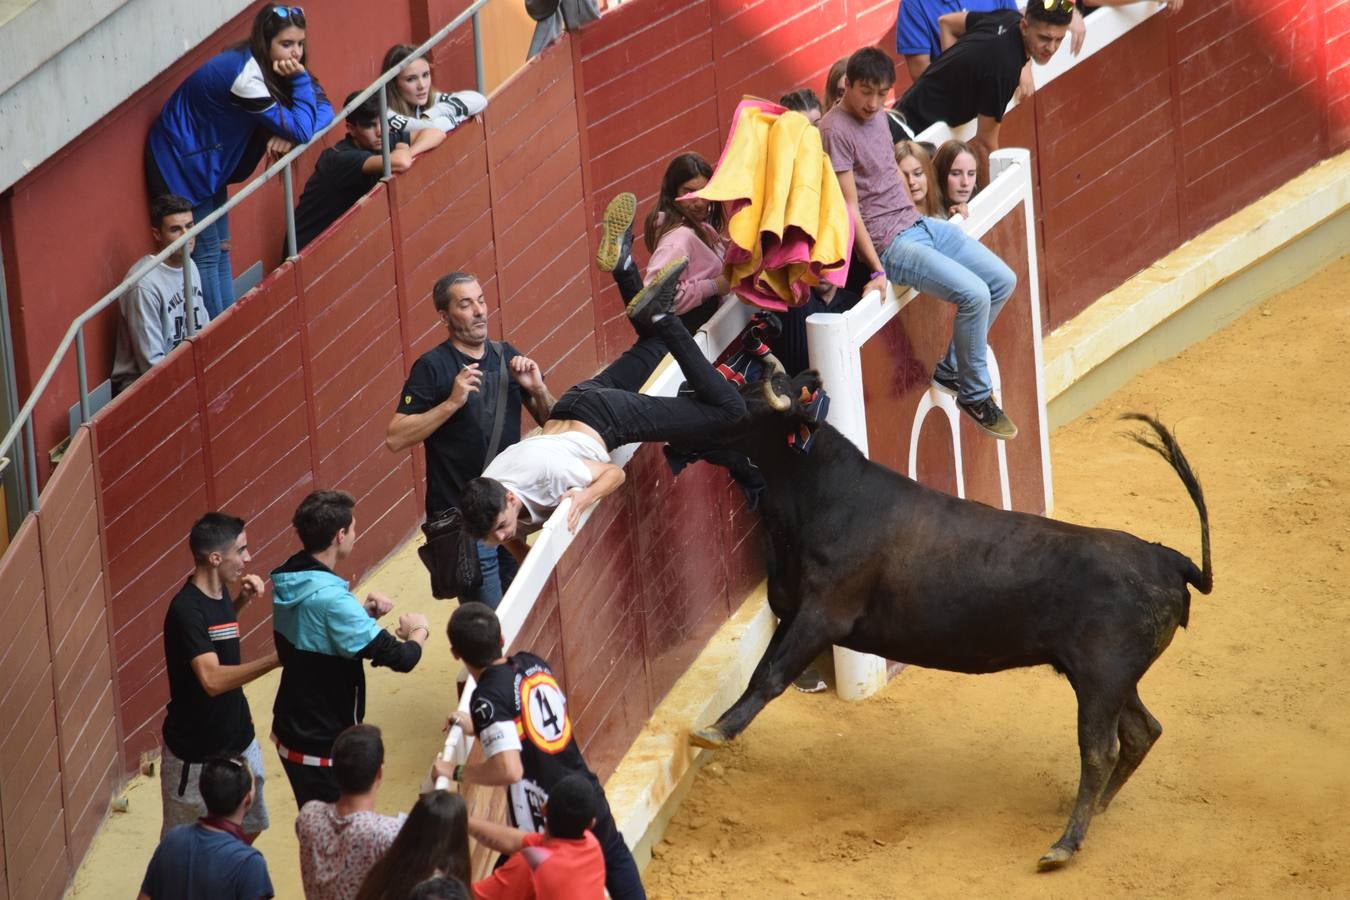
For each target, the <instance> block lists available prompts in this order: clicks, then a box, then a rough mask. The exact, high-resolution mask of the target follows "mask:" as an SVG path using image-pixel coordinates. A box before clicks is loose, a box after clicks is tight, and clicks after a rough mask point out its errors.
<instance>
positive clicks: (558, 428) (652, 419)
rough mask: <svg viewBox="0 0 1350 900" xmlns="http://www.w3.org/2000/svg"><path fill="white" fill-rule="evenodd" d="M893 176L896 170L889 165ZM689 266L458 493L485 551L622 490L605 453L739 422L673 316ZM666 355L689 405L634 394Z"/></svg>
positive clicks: (738, 400)
mask: <svg viewBox="0 0 1350 900" xmlns="http://www.w3.org/2000/svg"><path fill="white" fill-rule="evenodd" d="M891 166H892V168H894V166H895V164H894V162H892V164H891ZM687 262H688V261H687V260H686V259H684V258H683V257H681V258H680V259H678V260H676V261H675V262H673V263H671V264H670V265H668V266H666V267H665V268H664V269H662V270H661V271H660V272H658V273H657V274H656V275H655V276H654V277H653V278H652V280H651V281H649V282H648V283H647V284H646V286H644V287H643V288H642V289H641V290H640V291H639V292H638V294H637V295H636V296H635V297H634V298H633V301H632V302H631V303H630V304H629V307H628V315H629V318H630V319H631V321H632V323H633V327H634V328H635V329H636V330H637V332H638V337H639V340H638V342H637V343H636V344H634V345H633V346H632V347H630V348H629V349H628V350H627V351H626V352H625V353H624V354H623V355H622V356H620V357H619V358H618V359H617V360H616V361H615V362H613V363H611V364H610V365H609V366H608V367H607V368H606V369H605V370H604V371H603V372H601V373H600V374H599V375H597V376H595V377H594V378H590V379H587V380H586V381H583V382H581V383H580V384H578V385H577V386H575V387H573V388H572V389H571V390H569V391H568V392H567V393H565V394H563V396H562V397H561V398H559V400H558V402H557V403H555V404H554V405H553V410H552V412H551V413H550V415H549V420H548V421H547V422H545V423H544V427H543V428H542V429H541V430H540V433H539V434H535V435H531V436H530V437H527V438H526V439H524V440H523V441H521V442H520V443H518V444H516V445H515V446H513V447H510V448H508V449H507V450H505V451H503V452H502V453H500V454H499V455H498V456H497V458H496V459H494V460H493V461H492V463H491V464H490V465H489V466H488V467H487V468H486V469H484V470H483V475H482V477H480V478H475V479H473V480H472V481H470V482H469V483H468V484H467V485H465V487H464V491H463V493H462V495H461V497H460V500H461V506H460V511H461V512H462V513H463V515H464V527H465V528H466V529H467V530H468V532H469V533H470V534H472V535H473V536H474V537H477V538H479V539H480V540H483V541H485V542H487V543H489V544H502V543H505V542H507V541H510V540H512V539H514V538H515V537H516V535H517V532H518V531H519V530H520V529H521V526H522V525H525V526H526V527H530V526H538V525H541V524H543V522H544V520H545V519H547V518H548V516H549V515H550V514H551V513H552V511H553V510H554V509H555V508H556V507H557V506H558V504H559V503H561V502H562V501H563V500H564V499H565V498H569V497H570V498H571V499H572V507H571V510H570V512H569V514H568V517H567V527H568V528H569V529H571V530H573V531H575V530H576V528H577V526H578V525H579V524H580V522H581V516H582V514H583V513H584V512H585V511H586V510H587V509H588V508H590V506H592V505H593V504H594V503H596V502H597V501H599V500H600V499H601V498H603V497H606V496H608V495H609V494H612V493H613V492H614V491H616V490H618V488H619V487H620V486H621V485H622V484H623V481H624V473H623V469H622V468H620V467H619V466H616V465H615V464H614V463H613V462H612V461H611V459H610V453H611V452H613V451H614V450H616V449H618V448H619V447H621V446H623V445H624V444H631V443H640V442H646V441H653V442H658V443H660V442H666V441H669V442H672V443H679V444H684V445H693V446H701V445H702V444H703V443H704V442H705V440H706V439H707V438H708V437H709V436H710V435H713V434H716V433H717V432H718V431H720V430H722V429H725V428H729V427H733V426H735V425H736V423H738V422H740V421H741V420H742V419H743V418H744V417H745V400H744V399H743V398H742V397H741V395H740V392H739V391H738V390H737V389H736V387H735V386H734V385H732V384H731V383H730V382H728V381H727V380H726V379H725V378H723V377H722V376H721V375H720V374H718V372H717V370H715V369H714V368H713V367H712V364H711V363H710V362H708V359H707V357H705V356H704V355H703V351H702V350H700V349H699V347H698V345H697V344H695V343H694V339H693V338H692V337H690V335H689V332H688V331H687V330H686V329H685V327H684V323H682V322H681V321H680V319H679V317H678V316H676V315H675V314H674V301H675V288H676V286H677V284H678V283H679V277H680V273H682V272H683V271H684V268H685V266H686V265H687ZM667 351H669V352H670V354H671V355H672V356H674V358H675V362H676V364H677V365H679V367H680V369H681V370H682V371H683V372H684V376H685V378H687V379H688V381H689V385H690V387H691V388H693V391H694V396H693V397H652V396H648V395H646V394H642V393H639V391H641V390H642V386H643V384H645V383H646V381H647V379H648V378H650V377H651V375H652V373H653V372H654V371H656V367H657V366H658V365H659V364H660V363H661V360H662V359H664V358H665V355H666V353H667Z"/></svg>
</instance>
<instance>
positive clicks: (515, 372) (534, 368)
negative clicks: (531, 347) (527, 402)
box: [511, 356, 544, 394]
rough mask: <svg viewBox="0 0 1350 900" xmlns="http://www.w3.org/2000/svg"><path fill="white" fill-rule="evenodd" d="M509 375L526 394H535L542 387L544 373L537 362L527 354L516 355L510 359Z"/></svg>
mask: <svg viewBox="0 0 1350 900" xmlns="http://www.w3.org/2000/svg"><path fill="white" fill-rule="evenodd" d="M511 377H512V378H514V379H515V380H516V384H518V385H520V389H521V390H523V391H525V393H527V394H536V393H538V392H539V391H541V390H543V389H544V373H543V372H541V371H539V364H538V363H536V362H535V361H534V360H532V359H530V358H529V357H528V356H517V357H514V358H513V359H512V360H511Z"/></svg>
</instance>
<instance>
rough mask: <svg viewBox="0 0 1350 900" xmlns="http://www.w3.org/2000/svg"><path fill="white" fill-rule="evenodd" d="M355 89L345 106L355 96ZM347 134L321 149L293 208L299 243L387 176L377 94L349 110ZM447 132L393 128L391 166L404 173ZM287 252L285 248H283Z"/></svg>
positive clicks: (430, 129) (348, 207)
mask: <svg viewBox="0 0 1350 900" xmlns="http://www.w3.org/2000/svg"><path fill="white" fill-rule="evenodd" d="M358 93H360V92H359V91H353V92H352V93H350V94H348V95H347V99H346V100H345V101H343V104H342V105H343V106H346V105H347V104H348V103H351V102H352V101H353V100H355V99H356V96H357V94H358ZM346 123H347V136H346V137H344V138H343V139H342V140H340V141H338V142H337V143H336V144H334V145H333V146H331V147H329V148H328V149H327V150H325V151H323V152H322V153H320V154H319V159H318V162H316V163H315V164H314V174H312V175H310V176H309V179H308V180H307V181H306V182H305V190H304V192H303V193H301V195H300V203H299V205H298V206H296V208H295V247H296V249H297V250H300V249H303V248H304V247H305V245H306V244H308V243H309V242H310V241H312V240H314V239H315V238H316V237H318V236H319V233H320V232H322V231H323V230H324V229H325V228H327V227H328V226H329V225H332V224H333V223H334V222H336V221H337V220H338V218H339V217H341V215H342V214H343V213H345V212H346V211H347V210H349V209H351V208H352V207H353V206H355V205H356V201H358V200H360V199H361V198H362V197H364V196H365V195H366V194H368V193H370V189H371V188H373V187H374V186H375V185H377V184H379V182H380V178H381V177H383V175H384V154H383V151H382V149H381V146H382V138H381V136H380V131H381V127H382V126H381V125H380V101H379V98H378V97H376V96H375V95H374V94H372V95H371V96H369V97H367V98H366V100H365V102H364V103H362V104H361V105H360V106H358V107H357V108H356V109H354V110H352V111H351V112H350V113H348V114H347V119H346ZM444 140H445V132H444V131H441V130H440V129H439V128H424V129H422V130H420V131H418V132H416V133H415V134H413V135H412V136H411V137H409V136H408V132H406V131H391V132H390V133H389V170H390V172H392V173H393V174H395V175H397V174H398V173H400V172H406V171H407V170H408V167H409V166H411V165H412V163H413V160H414V159H415V158H416V157H418V156H420V155H421V154H423V153H425V152H427V151H428V150H431V149H433V148H435V147H438V146H440V145H441V142H442V141H444ZM283 255H285V254H284V252H283Z"/></svg>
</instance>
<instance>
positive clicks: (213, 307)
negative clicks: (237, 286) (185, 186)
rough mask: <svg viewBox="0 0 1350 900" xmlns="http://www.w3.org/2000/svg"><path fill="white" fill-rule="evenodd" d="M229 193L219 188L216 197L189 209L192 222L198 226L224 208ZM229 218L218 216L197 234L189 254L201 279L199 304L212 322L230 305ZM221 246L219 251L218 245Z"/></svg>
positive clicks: (231, 289) (231, 299)
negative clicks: (195, 241) (202, 304)
mask: <svg viewBox="0 0 1350 900" xmlns="http://www.w3.org/2000/svg"><path fill="white" fill-rule="evenodd" d="M228 199H229V193H228V192H227V191H226V190H225V189H224V188H222V189H221V190H220V192H219V193H218V194H216V195H215V196H214V197H211V198H209V199H206V200H203V201H202V202H201V203H199V204H198V205H197V206H195V207H193V209H192V220H193V221H194V222H200V221H201V220H202V219H205V218H206V217H207V216H209V215H210V214H211V213H213V212H215V211H216V210H218V209H220V208H221V207H222V206H224V205H225V201H226V200H228ZM229 220H230V217H229V216H221V217H220V218H219V219H216V221H215V222H214V223H213V224H212V225H211V226H210V227H209V228H207V229H206V230H204V231H203V232H202V233H201V234H199V235H197V246H196V247H195V248H194V249H193V251H192V261H193V262H195V263H196V264H197V271H198V273H200V274H201V277H202V302H203V303H204V304H206V313H207V315H208V316H210V317H211V318H212V319H214V318H215V317H216V316H218V315H220V314H221V313H222V312H224V311H225V310H227V309H229V308H230V305H231V304H232V303H234V276H233V274H232V273H231V270H230V250H229V242H230V221H229ZM222 244H224V245H225V246H224V247H222V246H221V245H222Z"/></svg>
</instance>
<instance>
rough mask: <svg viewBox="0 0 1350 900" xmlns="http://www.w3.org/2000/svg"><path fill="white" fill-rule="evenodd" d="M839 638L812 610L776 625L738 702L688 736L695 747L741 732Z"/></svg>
mask: <svg viewBox="0 0 1350 900" xmlns="http://www.w3.org/2000/svg"><path fill="white" fill-rule="evenodd" d="M838 637H839V635H835V634H832V633H831V632H830V630H829V629H828V628H827V625H826V623H825V620H824V617H823V616H821V615H820V614H819V613H818V612H817V611H815V610H813V609H801V610H800V611H798V613H797V615H796V616H794V617H793V618H792V619H791V620H790V621H789V620H786V619H784V620H783V621H780V622H779V623H778V628H777V630H775V631H774V635H773V639H772V640H770V642H769V647H768V649H767V650H765V651H764V656H762V657H761V658H760V660H759V664H758V665H757V666H755V671H754V673H753V674H752V675H751V676H750V684H749V686H748V687H746V689H745V693H743V694H741V696H740V699H738V700H737V701H736V702H735V703H733V704H732V705H731V708H730V709H728V710H727V711H726V712H724V713H722V717H721V718H719V719H718V720H717V723H716V724H715V725H712V726H710V727H708V728H700V729H699V730H698V731H695V732H693V733H692V734H691V735H690V736H689V740H690V743H692V744H694V746H696V747H705V748H707V749H710V750H715V749H717V748H718V747H723V746H725V745H726V744H727V742H728V741H730V740H731V739H733V738H734V737H736V735H738V734H740V733H741V732H742V731H744V730H745V727H746V726H747V725H749V724H750V721H751V720H752V719H754V717H755V716H757V715H759V711H760V710H761V709H763V708H764V706H765V704H767V703H768V702H769V701H770V700H772V699H773V698H774V697H777V696H778V695H779V694H781V693H783V690H784V689H785V688H786V687H787V686H788V685H789V684H791V683H792V679H794V678H796V677H797V676H798V675H800V674H802V672H804V671H805V670H806V667H807V666H808V665H810V663H811V660H813V659H815V658H816V654H818V653H820V652H821V651H822V650H824V649H825V648H826V647H828V646H830V644H832V643H834V641H835V640H836V639H837V638H838Z"/></svg>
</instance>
